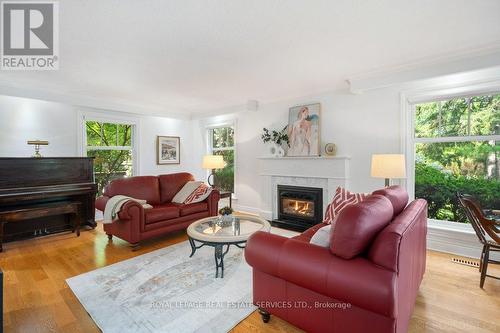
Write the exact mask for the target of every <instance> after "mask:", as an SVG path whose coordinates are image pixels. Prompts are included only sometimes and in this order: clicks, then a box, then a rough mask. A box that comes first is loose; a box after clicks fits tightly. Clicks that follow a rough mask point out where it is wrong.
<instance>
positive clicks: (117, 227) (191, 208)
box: [96, 172, 220, 248]
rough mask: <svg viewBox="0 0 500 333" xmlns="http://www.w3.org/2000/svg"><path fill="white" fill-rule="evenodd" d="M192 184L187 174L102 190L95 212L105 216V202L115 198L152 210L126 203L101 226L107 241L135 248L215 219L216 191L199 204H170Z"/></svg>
mask: <svg viewBox="0 0 500 333" xmlns="http://www.w3.org/2000/svg"><path fill="white" fill-rule="evenodd" d="M191 180H194V177H193V175H192V174H190V173H187V172H181V173H173V174H167V175H160V176H137V177H130V178H122V179H116V180H113V181H112V182H111V183H110V184H109V185H107V186H106V187H105V189H104V193H103V196H101V197H99V198H97V200H96V208H97V209H99V210H101V211H103V212H104V208H105V207H106V202H107V201H108V200H109V198H111V197H113V196H115V195H126V196H130V197H132V198H135V199H143V200H147V203H148V204H150V205H152V206H153V208H152V209H144V208H143V207H142V205H140V204H138V203H137V202H135V201H127V202H126V203H125V204H124V205H123V206H122V209H121V210H120V212H119V213H118V220H117V221H114V222H113V223H111V224H104V231H105V232H106V234H107V235H108V238H109V239H112V237H113V236H117V237H119V238H121V239H124V240H126V241H127V242H129V243H131V245H132V247H133V248H136V247H137V246H138V245H139V242H140V241H142V240H145V239H149V238H153V237H157V236H161V235H165V234H168V233H170V232H173V231H177V230H182V229H186V228H187V227H188V226H189V224H190V223H192V222H193V221H195V220H198V219H201V218H203V217H207V216H216V215H217V210H218V202H219V199H220V194H219V191H217V190H213V191H212V193H210V195H209V197H208V198H207V199H205V200H204V201H202V202H198V203H192V204H188V205H184V204H176V203H172V199H173V198H174V196H175V195H176V194H177V192H179V191H180V189H182V187H183V186H184V185H185V184H186V183H187V182H188V181H191Z"/></svg>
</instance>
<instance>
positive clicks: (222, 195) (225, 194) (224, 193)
mask: <svg viewBox="0 0 500 333" xmlns="http://www.w3.org/2000/svg"><path fill="white" fill-rule="evenodd" d="M232 194H233V193H232V192H227V191H221V192H220V198H221V199H224V198H229V207H231V208H233V199H232Z"/></svg>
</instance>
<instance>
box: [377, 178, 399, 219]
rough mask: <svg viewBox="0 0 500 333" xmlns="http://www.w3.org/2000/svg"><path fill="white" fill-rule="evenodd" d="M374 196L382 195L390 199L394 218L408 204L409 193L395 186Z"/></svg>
mask: <svg viewBox="0 0 500 333" xmlns="http://www.w3.org/2000/svg"><path fill="white" fill-rule="evenodd" d="M373 194H380V195H383V196H384V197H386V198H387V199H389V200H390V201H391V203H392V208H393V209H394V216H396V215H399V213H401V212H402V211H403V209H405V207H406V205H407V204H408V192H406V190H405V189H404V188H403V187H401V186H399V185H393V186H389V187H386V188H384V189H380V190H377V191H375V192H373Z"/></svg>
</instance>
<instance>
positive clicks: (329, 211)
mask: <svg viewBox="0 0 500 333" xmlns="http://www.w3.org/2000/svg"><path fill="white" fill-rule="evenodd" d="M367 196H369V194H367V193H352V192H349V191H348V190H346V189H345V188H343V187H337V190H336V191H335V195H334V196H333V199H332V202H330V204H329V205H328V206H327V207H326V212H325V219H324V220H323V223H326V224H332V223H333V221H334V220H335V218H336V217H337V215H339V213H340V211H341V210H342V209H344V208H345V207H346V206H349V205H353V204H356V203H358V202H361V201H363V200H365V198H366V197H367Z"/></svg>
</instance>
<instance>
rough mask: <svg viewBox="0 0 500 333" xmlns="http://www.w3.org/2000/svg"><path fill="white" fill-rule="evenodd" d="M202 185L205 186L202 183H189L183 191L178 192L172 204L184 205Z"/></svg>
mask: <svg viewBox="0 0 500 333" xmlns="http://www.w3.org/2000/svg"><path fill="white" fill-rule="evenodd" d="M201 184H203V182H202V181H189V182H187V183H186V184H185V185H184V186H183V187H182V188H181V190H180V191H179V192H177V194H176V195H175V196H174V198H173V199H172V202H175V203H179V204H182V203H184V201H186V199H187V198H188V197H189V196H190V195H191V193H193V192H194V191H196V189H197V188H198V187H200V185H201Z"/></svg>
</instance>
